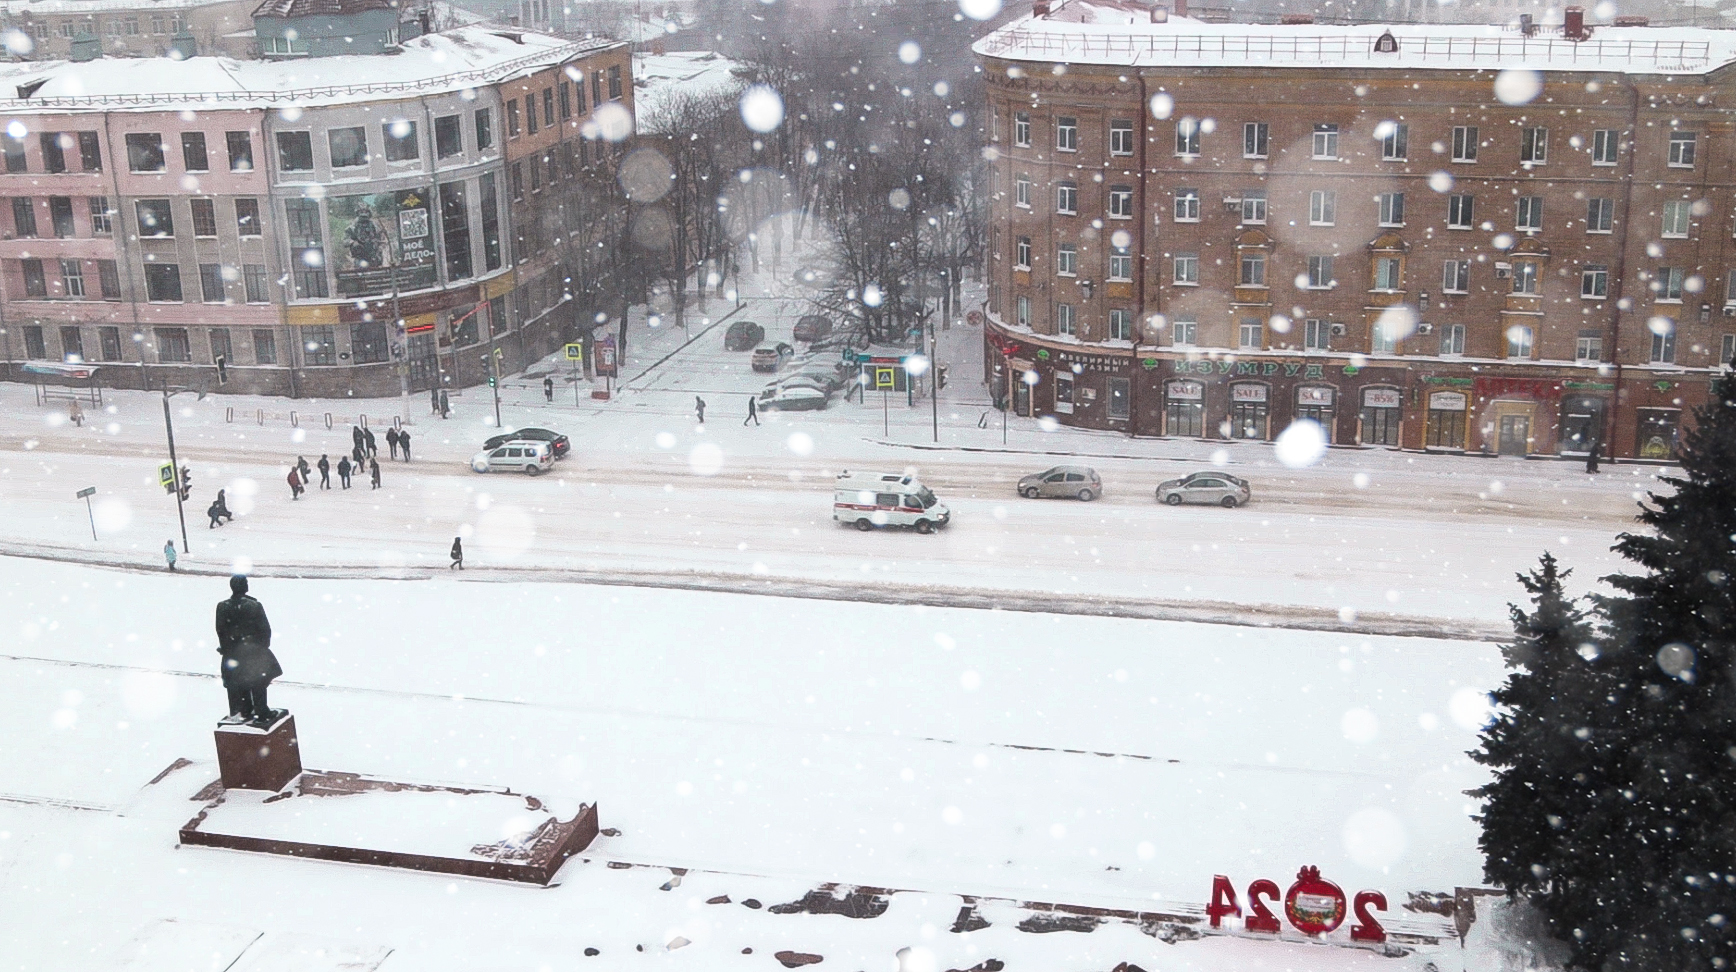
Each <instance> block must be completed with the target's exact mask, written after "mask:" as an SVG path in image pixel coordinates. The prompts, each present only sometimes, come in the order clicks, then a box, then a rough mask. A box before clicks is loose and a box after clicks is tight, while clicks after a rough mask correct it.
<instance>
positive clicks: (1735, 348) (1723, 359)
mask: <svg viewBox="0 0 1736 972" xmlns="http://www.w3.org/2000/svg"><path fill="white" fill-rule="evenodd" d="M1731 362H1736V334H1726V335H1724V340H1723V342H1722V344H1721V345H1720V347H1719V351H1718V363H1719V364H1726V365H1727V364H1730V363H1731Z"/></svg>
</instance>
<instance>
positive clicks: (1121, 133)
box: [1109, 118, 1133, 155]
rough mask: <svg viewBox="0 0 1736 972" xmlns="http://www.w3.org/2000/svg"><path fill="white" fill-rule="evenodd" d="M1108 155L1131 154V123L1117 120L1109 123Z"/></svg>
mask: <svg viewBox="0 0 1736 972" xmlns="http://www.w3.org/2000/svg"><path fill="white" fill-rule="evenodd" d="M1109 154H1110V155H1132V154H1133V122H1131V121H1126V120H1124V119H1119V118H1118V119H1115V120H1113V121H1111V122H1110V123H1109Z"/></svg>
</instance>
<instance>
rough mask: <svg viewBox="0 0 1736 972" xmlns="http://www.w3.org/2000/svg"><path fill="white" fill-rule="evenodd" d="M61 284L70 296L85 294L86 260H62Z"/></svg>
mask: <svg viewBox="0 0 1736 972" xmlns="http://www.w3.org/2000/svg"><path fill="white" fill-rule="evenodd" d="M60 284H61V286H62V287H63V288H65V290H66V296H68V297H83V296H84V261H83V260H67V259H62V260H61V261H60Z"/></svg>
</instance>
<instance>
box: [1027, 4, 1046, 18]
mask: <svg viewBox="0 0 1736 972" xmlns="http://www.w3.org/2000/svg"><path fill="white" fill-rule="evenodd" d="M1031 16H1033V17H1042V18H1044V19H1048V16H1049V0H1033V2H1032V4H1031Z"/></svg>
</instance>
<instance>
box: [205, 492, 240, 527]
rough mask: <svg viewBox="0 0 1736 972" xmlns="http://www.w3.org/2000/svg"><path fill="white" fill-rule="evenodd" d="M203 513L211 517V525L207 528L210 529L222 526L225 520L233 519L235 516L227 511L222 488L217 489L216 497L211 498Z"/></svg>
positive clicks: (227, 504)
mask: <svg viewBox="0 0 1736 972" xmlns="http://www.w3.org/2000/svg"><path fill="white" fill-rule="evenodd" d="M205 515H206V516H208V517H210V518H211V526H210V527H209V528H208V529H212V530H215V529H217V528H218V527H220V526H222V525H223V521H225V520H233V519H235V516H234V515H233V514H231V513H230V512H229V503H228V501H226V500H225V499H224V498H223V491H222V490H218V491H217V498H216V499H214V500H212V501H211V505H210V506H209V507H207V508H206V510H205Z"/></svg>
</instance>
